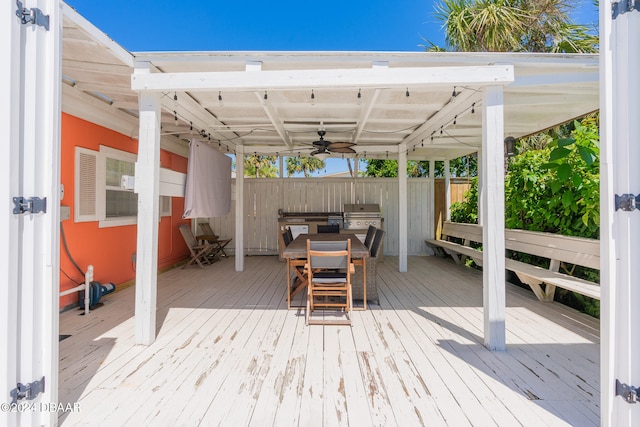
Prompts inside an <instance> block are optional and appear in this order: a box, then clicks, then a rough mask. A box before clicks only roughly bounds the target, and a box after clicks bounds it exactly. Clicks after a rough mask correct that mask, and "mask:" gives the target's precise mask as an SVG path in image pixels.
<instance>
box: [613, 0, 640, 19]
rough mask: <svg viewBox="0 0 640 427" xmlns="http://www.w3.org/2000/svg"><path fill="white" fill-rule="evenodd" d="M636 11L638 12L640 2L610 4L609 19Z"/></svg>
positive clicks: (639, 0)
mask: <svg viewBox="0 0 640 427" xmlns="http://www.w3.org/2000/svg"><path fill="white" fill-rule="evenodd" d="M634 10H637V11H639V12H640V0H620V1H618V2H615V3H611V17H612V18H613V19H616V18H617V17H618V16H619V15H622V14H623V13H627V12H633V11H634Z"/></svg>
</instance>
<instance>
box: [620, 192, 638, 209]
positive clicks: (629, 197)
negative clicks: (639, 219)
mask: <svg viewBox="0 0 640 427" xmlns="http://www.w3.org/2000/svg"><path fill="white" fill-rule="evenodd" d="M615 208H616V210H618V209H622V210H623V211H626V212H631V211H635V210H636V209H640V195H637V196H636V195H634V194H623V195H621V196H619V195H617V194H616V200H615Z"/></svg>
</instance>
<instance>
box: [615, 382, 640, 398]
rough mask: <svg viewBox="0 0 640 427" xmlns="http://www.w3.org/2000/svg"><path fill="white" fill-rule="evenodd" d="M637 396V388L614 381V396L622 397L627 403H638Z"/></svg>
mask: <svg viewBox="0 0 640 427" xmlns="http://www.w3.org/2000/svg"><path fill="white" fill-rule="evenodd" d="M638 394H640V390H638V388H637V387H633V386H630V385H627V384H623V383H621V382H620V381H618V380H616V396H622V398H623V399H624V400H625V401H626V402H627V403H638Z"/></svg>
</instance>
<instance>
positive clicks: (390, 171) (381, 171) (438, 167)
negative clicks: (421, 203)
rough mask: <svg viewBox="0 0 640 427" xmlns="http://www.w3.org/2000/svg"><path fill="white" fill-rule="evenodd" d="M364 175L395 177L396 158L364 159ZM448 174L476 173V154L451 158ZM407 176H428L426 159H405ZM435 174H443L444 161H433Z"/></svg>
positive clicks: (456, 175) (472, 174)
mask: <svg viewBox="0 0 640 427" xmlns="http://www.w3.org/2000/svg"><path fill="white" fill-rule="evenodd" d="M365 163H366V168H365V171H364V176H369V177H386V178H395V177H397V176H398V161H397V160H377V159H369V160H366V161H365ZM449 167H450V174H451V176H453V177H468V176H476V175H477V174H478V158H477V157H476V156H464V157H459V158H457V159H453V160H451V161H450V163H449ZM407 176H409V177H411V178H419V177H426V176H429V162H428V161H415V160H409V161H407ZM435 176H436V177H443V176H444V162H435Z"/></svg>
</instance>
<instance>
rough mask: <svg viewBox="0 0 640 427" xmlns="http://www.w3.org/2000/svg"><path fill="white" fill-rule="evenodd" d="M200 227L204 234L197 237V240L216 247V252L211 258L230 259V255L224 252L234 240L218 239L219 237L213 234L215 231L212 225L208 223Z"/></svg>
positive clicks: (199, 225)
mask: <svg viewBox="0 0 640 427" xmlns="http://www.w3.org/2000/svg"><path fill="white" fill-rule="evenodd" d="M198 227H200V231H201V232H202V234H201V235H199V236H197V237H196V238H197V239H198V240H205V241H207V242H208V243H210V244H211V245H213V247H214V250H213V253H212V254H211V256H213V257H216V258H218V259H220V256H223V257H225V258H228V255H227V253H226V252H225V251H224V248H225V246H227V245H228V244H229V242H231V240H232V239H223V240H220V239H219V238H218V235H217V234H216V233H214V232H213V230H212V229H211V225H209V223H208V222H203V223H201V224H198Z"/></svg>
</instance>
